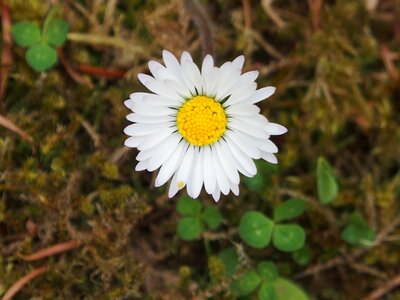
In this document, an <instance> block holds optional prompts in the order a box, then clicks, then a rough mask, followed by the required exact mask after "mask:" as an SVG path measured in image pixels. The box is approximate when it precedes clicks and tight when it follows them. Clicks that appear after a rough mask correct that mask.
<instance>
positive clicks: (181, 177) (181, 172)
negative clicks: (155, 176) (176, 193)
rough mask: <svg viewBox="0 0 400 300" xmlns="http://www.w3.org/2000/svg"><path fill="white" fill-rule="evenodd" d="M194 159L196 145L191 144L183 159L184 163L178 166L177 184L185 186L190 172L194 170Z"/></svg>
mask: <svg viewBox="0 0 400 300" xmlns="http://www.w3.org/2000/svg"><path fill="white" fill-rule="evenodd" d="M193 160H194V146H192V145H191V146H189V148H188V150H187V151H186V153H185V156H184V157H183V159H182V163H181V165H180V166H179V168H178V171H176V173H177V184H178V185H179V186H185V185H186V183H187V181H188V177H189V174H190V172H192V171H193Z"/></svg>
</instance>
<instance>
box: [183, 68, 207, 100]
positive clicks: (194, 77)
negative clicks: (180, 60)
mask: <svg viewBox="0 0 400 300" xmlns="http://www.w3.org/2000/svg"><path fill="white" fill-rule="evenodd" d="M182 70H183V72H184V73H185V75H186V76H187V78H188V79H189V80H190V82H191V84H192V85H193V86H195V88H196V89H197V93H196V91H194V93H196V94H198V93H201V91H202V88H203V79H202V77H201V74H200V71H199V68H198V67H197V66H196V65H195V64H194V63H193V62H191V61H186V62H185V63H184V64H183V65H182ZM192 85H191V86H192Z"/></svg>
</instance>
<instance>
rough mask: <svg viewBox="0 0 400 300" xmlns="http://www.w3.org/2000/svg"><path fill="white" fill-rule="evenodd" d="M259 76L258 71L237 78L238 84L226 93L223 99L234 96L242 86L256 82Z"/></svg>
mask: <svg viewBox="0 0 400 300" xmlns="http://www.w3.org/2000/svg"><path fill="white" fill-rule="evenodd" d="M257 76H258V71H250V72H247V73H244V74H242V75H240V77H239V78H237V80H236V82H235V83H234V84H233V85H232V86H231V87H230V88H229V89H228V90H227V91H226V92H225V94H223V95H222V98H225V97H227V96H229V95H232V94H234V93H236V92H237V91H238V90H239V89H240V88H241V87H242V86H244V85H248V84H250V83H252V82H254V80H256V78H257Z"/></svg>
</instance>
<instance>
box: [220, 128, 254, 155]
mask: <svg viewBox="0 0 400 300" xmlns="http://www.w3.org/2000/svg"><path fill="white" fill-rule="evenodd" d="M225 135H226V136H227V137H229V138H230V140H231V141H232V143H234V144H235V145H236V146H238V148H239V149H240V150H241V151H242V152H243V153H245V154H246V155H247V156H250V157H251V158H254V159H259V158H261V153H260V151H259V150H258V149H257V147H256V145H254V144H253V143H251V142H249V140H248V139H246V137H245V135H243V134H241V133H239V132H235V131H232V130H229V131H227V132H226V134H225Z"/></svg>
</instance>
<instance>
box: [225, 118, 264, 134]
mask: <svg viewBox="0 0 400 300" xmlns="http://www.w3.org/2000/svg"><path fill="white" fill-rule="evenodd" d="M228 128H231V129H232V130H234V131H238V132H242V133H243V134H244V135H250V136H252V137H255V138H257V139H265V138H266V136H267V132H266V131H265V129H264V128H263V127H261V128H260V127H258V126H254V125H249V124H248V123H246V122H243V121H242V120H240V119H239V118H231V119H230V120H228Z"/></svg>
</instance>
